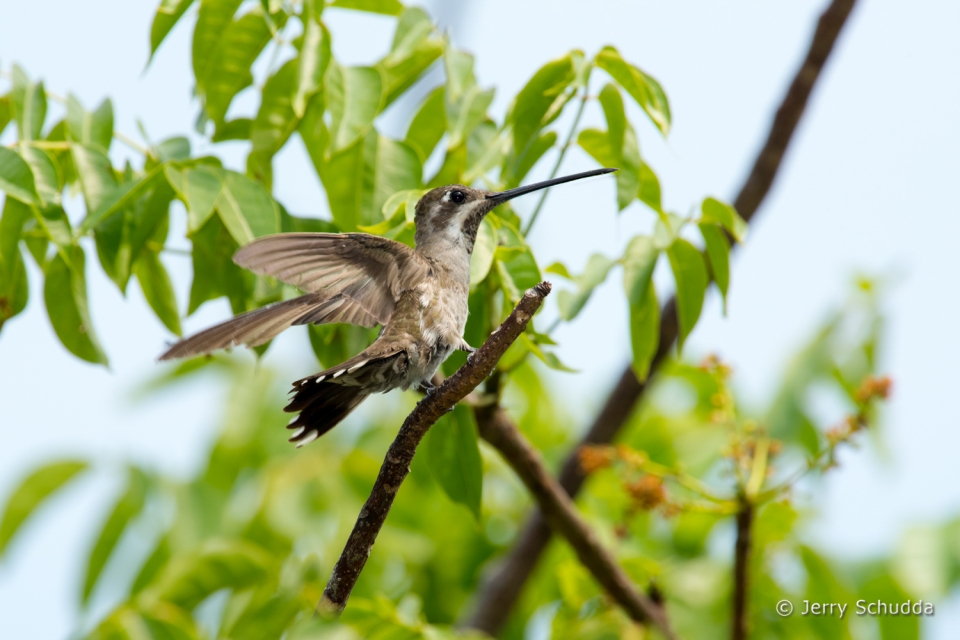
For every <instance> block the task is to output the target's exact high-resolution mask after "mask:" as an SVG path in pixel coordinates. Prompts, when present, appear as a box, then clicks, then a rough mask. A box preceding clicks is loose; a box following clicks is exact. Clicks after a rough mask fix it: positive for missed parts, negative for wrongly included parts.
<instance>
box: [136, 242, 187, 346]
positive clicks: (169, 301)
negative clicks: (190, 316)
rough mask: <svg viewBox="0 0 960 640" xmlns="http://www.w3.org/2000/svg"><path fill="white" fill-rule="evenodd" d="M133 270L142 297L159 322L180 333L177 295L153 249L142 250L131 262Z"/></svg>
mask: <svg viewBox="0 0 960 640" xmlns="http://www.w3.org/2000/svg"><path fill="white" fill-rule="evenodd" d="M133 272H134V273H135V274H136V276H137V281H139V282H140V288H141V289H142V290H143V297H144V298H146V299H147V304H149V305H150V308H151V309H153V312H154V313H155V314H157V318H159V320H160V322H162V323H163V326H165V327H166V328H167V329H169V330H170V331H171V332H172V333H174V334H176V335H178V336H179V335H181V333H182V330H181V328H180V312H179V311H178V310H177V296H176V294H175V293H174V291H173V283H172V282H171V281H170V276H169V275H167V270H166V268H164V266H163V262H161V261H160V255H159V254H158V253H157V252H155V251H143V252H141V253H140V256H139V258H138V259H137V261H136V262H135V263H134V264H133Z"/></svg>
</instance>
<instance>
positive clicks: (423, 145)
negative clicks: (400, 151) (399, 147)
mask: <svg viewBox="0 0 960 640" xmlns="http://www.w3.org/2000/svg"><path fill="white" fill-rule="evenodd" d="M444 100H445V98H444V88H443V87H437V88H436V89H434V90H433V91H432V92H430V95H428V96H427V98H426V100H424V101H423V104H421V105H420V108H419V109H418V110H417V113H416V114H415V115H414V116H413V120H411V121H410V127H409V128H408V129H407V135H406V137H405V138H404V140H403V141H404V142H406V143H407V144H408V145H410V147H412V148H413V150H414V151H416V152H417V155H418V156H420V162H421V163H424V162H426V161H427V158H429V157H430V154H431V153H433V150H434V149H435V148H436V146H437V143H439V142H440V138H442V137H443V134H444V132H446V130H447V112H446V107H445V102H444Z"/></svg>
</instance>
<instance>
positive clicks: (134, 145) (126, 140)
mask: <svg viewBox="0 0 960 640" xmlns="http://www.w3.org/2000/svg"><path fill="white" fill-rule="evenodd" d="M113 137H114V138H116V139H117V140H119V141H120V142H122V143H123V144H125V145H127V146H128V147H130V148H131V149H133V150H134V151H136V152H137V153H140V154H142V155H145V156H149V155H151V154H150V149H147V148H146V147H144V146H143V145H141V144H140V143H139V142H137V141H136V140H134V139H133V138H131V137H130V136H128V135H126V134H125V133H120V132H119V131H114V132H113Z"/></svg>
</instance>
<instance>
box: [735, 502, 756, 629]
mask: <svg viewBox="0 0 960 640" xmlns="http://www.w3.org/2000/svg"><path fill="white" fill-rule="evenodd" d="M752 533H753V505H752V504H750V502H748V501H747V500H744V501H743V503H742V504H741V505H740V511H738V512H737V543H736V547H735V550H734V560H733V612H732V613H733V616H732V620H731V625H730V638H731V640H746V638H747V598H748V594H749V589H750V545H751V542H752V540H751V535H752Z"/></svg>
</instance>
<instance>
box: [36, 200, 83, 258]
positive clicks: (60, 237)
mask: <svg viewBox="0 0 960 640" xmlns="http://www.w3.org/2000/svg"><path fill="white" fill-rule="evenodd" d="M29 208H30V211H31V213H32V214H33V222H35V223H36V227H37V229H38V230H39V231H40V232H42V234H43V235H44V236H45V239H46V240H49V241H51V242H53V243H54V244H56V245H57V249H59V250H60V251H64V250H66V249H67V248H69V247H70V246H71V245H73V232H72V231H71V230H70V220H68V219H67V214H66V213H65V212H64V211H63V208H62V207H45V208H43V209H40V208H38V207H35V206H33V205H30V207H29ZM28 224H29V223H28ZM24 235H25V236H26V234H24ZM24 240H25V241H26V242H27V246H28V247H29V248H30V251H31V252H32V253H34V256H35V257H36V259H37V264H38V265H40V266H43V265H45V264H46V259H45V258H43V257H42V256H44V255H45V254H46V244H44V245H43V249H42V250H39V249H40V247H39V246H38V245H36V244H33V243H34V242H36V241H37V240H39V238H37V236H36V234H30V236H27V237H24Z"/></svg>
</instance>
